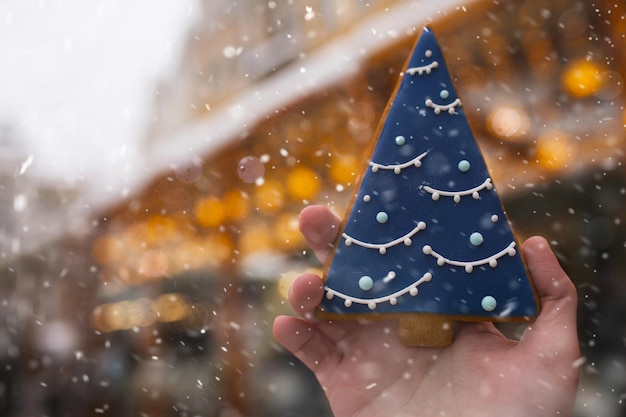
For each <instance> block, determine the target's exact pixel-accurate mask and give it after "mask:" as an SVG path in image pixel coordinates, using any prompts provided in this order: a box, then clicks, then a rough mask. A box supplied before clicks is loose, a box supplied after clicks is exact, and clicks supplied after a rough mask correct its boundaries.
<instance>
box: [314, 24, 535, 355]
mask: <svg viewBox="0 0 626 417" xmlns="http://www.w3.org/2000/svg"><path fill="white" fill-rule="evenodd" d="M376 139H377V142H376V145H375V147H374V150H373V153H372V155H371V159H370V160H369V166H368V167H367V170H366V172H364V173H363V174H362V176H361V180H360V183H359V187H358V190H357V192H356V195H355V196H354V200H353V202H352V204H351V207H350V210H349V213H348V215H347V217H346V218H345V219H344V221H343V225H342V230H341V232H340V236H339V240H338V242H337V243H336V246H335V251H334V254H333V256H332V260H331V263H330V265H329V266H328V268H327V270H326V273H325V277H324V279H325V285H326V290H325V291H326V294H325V295H326V296H325V297H324V299H323V300H322V303H321V304H320V306H319V308H318V312H317V314H318V316H320V317H322V318H327V319H358V318H365V319H375V320H388V319H391V320H397V321H398V322H399V333H400V337H401V339H402V341H403V342H404V343H406V344H408V345H415V346H443V345H447V344H449V343H451V340H452V337H453V331H454V330H453V328H454V326H453V325H454V322H455V321H524V320H531V319H532V318H534V317H535V316H536V315H537V312H538V304H537V298H536V296H535V293H534V289H533V287H532V284H531V282H530V280H529V278H528V276H527V273H526V269H525V266H524V263H523V260H522V258H521V256H520V253H519V246H518V244H517V242H516V240H515V238H514V236H513V233H512V230H511V227H510V224H509V222H508V220H507V217H506V215H505V213H504V210H503V208H502V204H501V203H500V199H499V197H498V195H497V193H496V189H495V187H494V185H493V183H492V180H491V178H490V176H489V171H488V169H487V167H486V165H485V162H484V160H483V157H482V155H481V153H480V150H479V148H478V146H477V145H476V142H475V139H474V135H473V134H472V131H471V129H470V126H469V124H468V121H467V119H466V117H465V113H464V111H463V106H462V102H461V100H460V99H459V97H458V95H457V92H456V91H455V89H454V86H453V83H452V80H451V77H450V74H449V72H448V69H447V67H446V64H445V61H444V58H443V55H442V52H441V50H440V47H439V45H438V43H437V40H436V38H435V36H434V34H433V32H432V31H431V30H430V29H428V28H426V29H424V31H423V33H422V34H421V36H420V38H419V39H418V42H417V45H416V47H415V49H414V51H413V54H412V56H411V57H410V59H409V61H408V63H407V65H406V67H405V69H404V71H403V73H402V74H401V75H400V80H399V83H398V86H397V87H396V91H395V93H394V95H393V97H392V99H391V101H390V103H389V104H388V106H387V110H386V112H385V115H384V116H383V120H382V121H381V123H380V125H379V128H378V131H377V134H376Z"/></svg>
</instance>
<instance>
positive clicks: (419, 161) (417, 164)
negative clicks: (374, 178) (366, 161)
mask: <svg viewBox="0 0 626 417" xmlns="http://www.w3.org/2000/svg"><path fill="white" fill-rule="evenodd" d="M427 154H428V152H424V153H423V154H421V155H418V156H416V157H415V158H413V159H411V160H410V161H408V162H405V163H403V164H392V165H382V164H379V163H377V162H374V161H370V166H371V167H372V172H378V170H379V169H389V170H391V169H393V172H395V173H396V174H399V173H400V172H401V171H402V170H403V169H404V168H408V167H410V166H412V165H414V166H415V167H416V168H419V167H421V166H422V159H424V157H425V156H426V155H427Z"/></svg>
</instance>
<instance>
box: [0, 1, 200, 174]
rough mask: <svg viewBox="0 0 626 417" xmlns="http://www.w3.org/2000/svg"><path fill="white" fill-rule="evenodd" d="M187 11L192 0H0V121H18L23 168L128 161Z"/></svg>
mask: <svg viewBox="0 0 626 417" xmlns="http://www.w3.org/2000/svg"><path fill="white" fill-rule="evenodd" d="M196 13H198V10H197V7H196V2H195V0H175V1H171V0H133V1H122V0H118V1H115V0H102V1H81V0H54V1H43V0H37V1H33V0H2V1H1V2H0V60H1V62H0V125H6V124H11V125H15V126H16V127H17V128H18V131H19V137H20V138H22V139H23V142H24V152H25V154H26V155H27V156H29V155H30V156H32V164H30V166H29V168H28V170H29V172H28V173H29V174H31V175H32V174H37V175H43V176H44V177H46V178H51V179H53V180H69V181H74V180H77V181H79V182H95V183H98V182H106V181H109V179H108V177H109V176H110V177H111V179H110V181H112V182H115V178H114V177H117V176H119V175H120V174H121V173H123V172H124V171H128V170H130V169H132V165H133V163H135V156H136V149H137V141H138V140H142V139H143V134H144V126H145V120H146V119H145V118H146V116H147V115H148V113H149V111H150V106H151V101H152V97H153V96H154V94H155V89H156V82H157V81H158V80H159V79H161V78H163V77H166V76H167V75H168V74H170V73H171V71H172V70H173V69H174V67H175V65H176V64H177V63H178V58H179V56H180V50H181V46H182V44H183V41H184V39H185V35H186V30H187V27H188V25H189V23H190V22H191V21H192V19H193V18H194V16H195V14H196Z"/></svg>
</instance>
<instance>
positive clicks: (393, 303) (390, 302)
mask: <svg viewBox="0 0 626 417" xmlns="http://www.w3.org/2000/svg"><path fill="white" fill-rule="evenodd" d="M389 304H391V305H392V306H395V305H396V304H398V299H397V298H395V297H394V298H391V299H390V300H389Z"/></svg>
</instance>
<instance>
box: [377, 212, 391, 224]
mask: <svg viewBox="0 0 626 417" xmlns="http://www.w3.org/2000/svg"><path fill="white" fill-rule="evenodd" d="M388 220H389V215H388V214H387V213H385V212H384V211H381V212H379V213H378V214H376V221H377V222H378V223H380V224H384V223H387V221H388Z"/></svg>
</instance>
